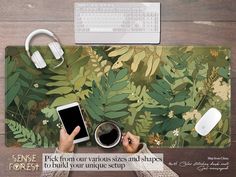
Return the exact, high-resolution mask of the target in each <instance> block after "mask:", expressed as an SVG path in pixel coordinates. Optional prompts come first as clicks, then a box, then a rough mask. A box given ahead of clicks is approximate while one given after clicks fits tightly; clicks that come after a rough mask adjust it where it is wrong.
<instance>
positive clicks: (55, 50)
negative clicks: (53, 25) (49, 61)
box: [48, 42, 64, 60]
mask: <svg viewBox="0 0 236 177" xmlns="http://www.w3.org/2000/svg"><path fill="white" fill-rule="evenodd" d="M48 46H49V48H50V50H51V51H52V54H53V55H54V57H55V58H56V59H57V60H58V59H60V58H61V57H62V56H63V54H64V51H63V50H62V48H61V46H60V44H59V43H58V42H50V43H49V44H48Z"/></svg>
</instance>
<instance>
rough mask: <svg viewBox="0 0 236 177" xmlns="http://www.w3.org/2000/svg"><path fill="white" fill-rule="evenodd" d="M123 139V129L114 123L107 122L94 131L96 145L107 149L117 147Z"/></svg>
mask: <svg viewBox="0 0 236 177" xmlns="http://www.w3.org/2000/svg"><path fill="white" fill-rule="evenodd" d="M101 136H103V137H101ZM121 137H122V133H121V129H120V128H119V126H118V125H117V124H116V123H115V122H113V121H105V122H102V123H100V124H99V125H98V126H97V127H96V129H95V131H94V138H95V141H96V143H97V144H98V145H99V146H100V147H102V148H106V149H110V148H113V147H115V146H117V145H118V144H119V142H120V140H121ZM105 142H107V143H105Z"/></svg>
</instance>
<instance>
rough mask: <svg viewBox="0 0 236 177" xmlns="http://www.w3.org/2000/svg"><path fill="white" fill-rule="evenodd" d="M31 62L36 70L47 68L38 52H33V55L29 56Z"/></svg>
mask: <svg viewBox="0 0 236 177" xmlns="http://www.w3.org/2000/svg"><path fill="white" fill-rule="evenodd" d="M31 60H32V61H33V62H34V65H35V66H36V68H39V69H42V68H45V67H46V66H47V64H46V63H45V61H44V59H43V57H42V55H41V54H40V53H39V51H35V52H34V53H33V55H32V56H31Z"/></svg>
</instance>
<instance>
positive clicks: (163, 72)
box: [5, 46, 230, 148]
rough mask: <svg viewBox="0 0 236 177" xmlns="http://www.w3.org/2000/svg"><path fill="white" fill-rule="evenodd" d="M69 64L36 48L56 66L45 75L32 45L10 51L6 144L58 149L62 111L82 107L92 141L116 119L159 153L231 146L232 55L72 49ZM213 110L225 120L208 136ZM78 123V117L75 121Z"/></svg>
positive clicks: (198, 50)
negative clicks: (202, 125) (205, 119)
mask: <svg viewBox="0 0 236 177" xmlns="http://www.w3.org/2000/svg"><path fill="white" fill-rule="evenodd" d="M63 49H64V51H65V55H64V58H65V62H64V64H63V65H62V66H61V67H59V68H57V69H53V66H55V65H56V64H57V63H56V62H57V61H56V60H55V59H53V56H52V54H51V52H50V50H49V48H48V47H46V46H35V47H32V48H31V50H32V51H35V50H39V51H40V53H41V54H42V56H43V57H44V58H45V60H46V63H47V64H48V67H47V68H45V69H43V70H37V69H36V68H35V66H34V65H33V63H32V62H31V60H30V59H29V58H28V56H27V55H26V52H25V50H24V47H22V46H10V47H7V48H6V52H5V56H6V61H5V71H6V77H5V78H6V87H5V88H6V89H5V107H6V108H5V110H6V111H5V112H6V113H5V118H6V119H5V123H6V129H5V130H6V145H7V146H18V147H29V148H34V147H54V146H57V143H58V140H59V130H60V127H61V123H60V120H59V119H58V116H57V113H56V110H55V108H56V107H57V106H59V105H63V104H67V103H70V102H74V101H77V102H79V103H80V104H81V107H82V110H83V114H84V117H85V119H86V123H87V126H88V130H89V132H90V136H91V141H88V142H86V143H83V144H80V145H81V146H96V144H95V142H94V137H93V131H94V128H95V127H96V126H97V124H98V123H100V122H102V121H104V120H113V121H116V122H117V123H118V124H119V125H120V126H121V127H122V129H123V131H130V132H132V133H134V134H136V135H139V136H140V137H141V140H142V141H143V142H146V143H147V144H148V145H149V146H153V147H170V148H178V147H220V148H221V147H227V146H229V145H230V78H229V68H230V49H229V48H225V47H219V46H210V47H207V46H205V47H199V46H198V47H197V46H64V47H63ZM211 107H215V108H217V109H219V110H220V111H221V113H222V120H221V121H220V122H219V123H218V124H217V126H216V127H215V128H214V129H213V130H212V131H211V133H210V134H208V135H207V136H205V137H203V136H200V135H198V134H197V132H196V131H195V130H194V126H195V124H196V122H197V121H198V120H199V118H200V117H201V116H202V115H203V114H204V113H205V112H206V111H207V110H208V109H209V108H211ZM68 118H69V119H72V117H68Z"/></svg>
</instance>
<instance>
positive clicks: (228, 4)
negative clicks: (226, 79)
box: [0, 0, 236, 177]
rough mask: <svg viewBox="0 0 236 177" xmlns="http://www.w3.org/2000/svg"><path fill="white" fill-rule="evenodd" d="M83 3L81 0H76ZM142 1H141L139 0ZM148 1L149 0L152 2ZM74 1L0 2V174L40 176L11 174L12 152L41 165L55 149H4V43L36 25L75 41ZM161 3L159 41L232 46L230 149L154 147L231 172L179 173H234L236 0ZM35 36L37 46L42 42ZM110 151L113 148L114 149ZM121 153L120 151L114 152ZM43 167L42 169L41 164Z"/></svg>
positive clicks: (192, 171)
mask: <svg viewBox="0 0 236 177" xmlns="http://www.w3.org/2000/svg"><path fill="white" fill-rule="evenodd" d="M80 1H85V0H80ZM143 1H145V0H143ZM151 1H152V0H149V2H151ZM74 2H76V1H75V0H66V1H63V0H42V1H33V0H21V1H15V0H1V2H0V3H1V6H0V62H1V63H2V64H1V65H0V89H1V92H0V99H1V100H2V101H1V102H0V110H1V112H0V169H1V170H0V176H1V177H13V176H20V177H21V176H22V177H23V176H24V177H25V176H32V175H34V176H39V174H40V171H38V172H34V173H32V172H18V173H16V172H13V171H9V170H8V164H9V162H12V157H11V155H12V154H36V155H37V161H38V162H39V163H40V164H41V155H42V153H44V152H53V151H54V149H20V148H7V147H5V126H4V86H5V84H4V82H5V78H4V77H5V74H4V50H5V47H6V46H8V45H23V44H24V40H25V37H26V36H27V35H28V34H29V33H30V32H31V31H32V30H34V29H36V28H46V29H49V30H52V31H53V32H55V34H56V35H57V36H58V37H59V39H60V41H61V43H62V44H65V45H73V44H74V29H73V28H74V26H73V3H74ZM159 2H161V6H162V7H161V10H162V11H161V13H162V16H161V18H162V24H161V44H162V45H224V46H228V47H230V48H231V50H232V65H231V77H232V120H231V121H232V122H231V137H232V143H231V147H230V148H227V149H192V148H191V149H190V148H189V149H155V150H153V151H155V152H162V153H164V160H165V163H166V164H168V163H169V162H175V161H191V162H193V161H196V162H197V161H205V160H207V157H222V156H223V157H228V158H229V162H230V165H229V170H228V171H225V172H218V171H203V172H199V171H198V170H197V169H196V168H194V167H189V168H183V167H180V166H173V167H171V168H172V169H173V170H174V171H176V172H177V173H178V174H179V175H180V176H181V177H185V176H186V177H189V176H192V177H198V176H204V177H211V176H214V177H218V176H220V177H233V176H235V175H234V173H235V169H236V163H235V161H236V151H235V148H236V119H235V115H236V109H234V107H235V103H236V102H235V101H236V95H235V92H234V89H235V86H236V60H235V59H234V58H235V55H236V1H235V0H208V1H206V0H159ZM45 39H46V38H45V37H39V38H37V40H36V41H34V42H35V43H37V44H46V43H47V40H45ZM78 151H79V152H103V150H101V149H99V148H80V149H79V150H78ZM113 151H114V150H113ZM118 151H120V150H118ZM40 169H41V168H40ZM121 175H122V176H124V177H125V176H129V177H134V176H135V174H134V173H133V172H99V173H97V172H72V173H71V176H83V177H93V176H94V177H95V176H96V177H97V176H103V177H106V176H107V177H108V176H109V177H111V176H112V177H116V176H117V177H118V176H121Z"/></svg>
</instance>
